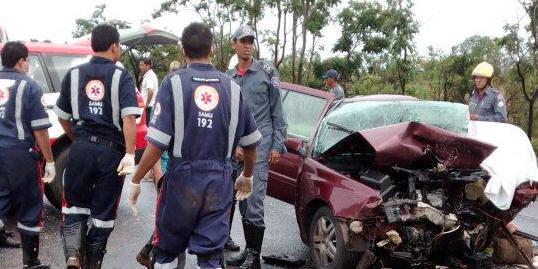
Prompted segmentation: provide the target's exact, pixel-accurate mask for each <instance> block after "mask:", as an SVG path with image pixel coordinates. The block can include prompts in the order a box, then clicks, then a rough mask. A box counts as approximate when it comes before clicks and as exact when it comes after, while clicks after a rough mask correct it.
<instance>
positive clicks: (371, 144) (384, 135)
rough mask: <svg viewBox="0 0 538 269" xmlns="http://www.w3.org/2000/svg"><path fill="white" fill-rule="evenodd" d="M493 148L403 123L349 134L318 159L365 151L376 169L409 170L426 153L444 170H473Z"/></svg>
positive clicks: (435, 129)
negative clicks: (447, 168) (449, 168)
mask: <svg viewBox="0 0 538 269" xmlns="http://www.w3.org/2000/svg"><path fill="white" fill-rule="evenodd" d="M494 150H495V146H493V145H490V144H487V143H484V142H480V141H478V140H475V139H472V138H468V137H465V136H463V135H459V134H456V133H453V132H450V131H447V130H444V129H441V128H438V127H434V126H431V125H427V124H422V123H417V122H404V123H399V124H394V125H388V126H383V127H378V128H373V129H368V130H364V131H360V132H356V133H353V134H351V135H349V136H347V137H345V138H344V139H342V140H341V141H340V142H338V143H336V144H335V145H333V146H332V147H331V148H329V149H328V150H327V151H325V152H324V153H322V154H320V155H319V156H320V157H329V156H334V155H339V154H346V153H350V154H353V153H356V152H369V153H370V154H372V165H373V166H374V167H376V168H378V169H379V168H390V167H393V166H398V167H409V166H412V165H413V164H414V163H416V162H417V161H420V160H421V159H422V158H423V157H424V156H425V155H426V154H427V153H428V152H431V153H433V155H434V156H435V157H436V158H437V159H438V161H439V162H441V163H443V164H444V165H445V166H447V167H452V168H477V167H479V166H480V163H482V161H483V160H484V159H486V158H487V157H488V156H489V155H490V154H491V153H492V152H493V151H494Z"/></svg>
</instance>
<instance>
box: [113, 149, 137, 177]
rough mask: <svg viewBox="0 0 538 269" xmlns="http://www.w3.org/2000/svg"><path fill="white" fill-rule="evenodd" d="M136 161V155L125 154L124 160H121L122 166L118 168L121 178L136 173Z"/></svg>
mask: <svg viewBox="0 0 538 269" xmlns="http://www.w3.org/2000/svg"><path fill="white" fill-rule="evenodd" d="M134 159H135V156H134V154H129V153H125V156H123V159H121V162H120V165H119V166H118V170H117V172H118V175H119V176H125V175H128V174H131V173H132V172H133V171H134V167H135V160H134Z"/></svg>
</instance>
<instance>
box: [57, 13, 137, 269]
mask: <svg viewBox="0 0 538 269" xmlns="http://www.w3.org/2000/svg"><path fill="white" fill-rule="evenodd" d="M91 46H92V49H93V51H94V56H93V57H92V58H91V59H90V61H89V62H87V63H84V64H81V65H79V66H76V67H74V68H72V69H70V70H69V71H68V72H67V73H66V75H65V77H64V79H63V81H62V86H61V91H60V97H59V98H58V101H57V103H56V106H55V107H54V111H55V112H56V114H57V115H58V119H59V121H60V124H61V125H62V127H63V129H64V131H65V133H66V134H67V135H68V136H69V137H70V138H71V139H72V140H73V145H72V146H71V150H70V153H69V158H68V160H67V168H66V170H65V173H64V200H65V202H64V205H63V206H62V214H63V223H62V224H61V226H60V234H61V237H62V240H63V245H64V252H65V259H66V265H67V268H73V269H74V268H89V269H98V268H101V266H102V262H103V257H104V255H105V253H106V245H107V242H108V237H109V236H110V233H111V232H112V230H113V228H114V224H115V220H116V213H117V212H116V211H117V208H118V203H119V201H120V196H121V191H122V187H123V180H124V176H125V175H128V174H130V173H132V172H133V170H134V166H135V161H134V151H135V137H136V122H135V120H136V118H137V117H139V116H140V111H139V109H138V102H137V99H136V86H135V81H134V79H133V77H132V76H131V75H130V74H129V72H127V70H125V69H124V68H122V67H119V66H116V62H117V61H119V60H120V55H121V51H120V45H119V33H118V31H117V30H116V28H114V27H113V26H111V25H107V24H101V25H98V26H96V27H95V28H93V30H92V36H91ZM88 221H89V222H91V226H90V228H88V225H87V224H88Z"/></svg>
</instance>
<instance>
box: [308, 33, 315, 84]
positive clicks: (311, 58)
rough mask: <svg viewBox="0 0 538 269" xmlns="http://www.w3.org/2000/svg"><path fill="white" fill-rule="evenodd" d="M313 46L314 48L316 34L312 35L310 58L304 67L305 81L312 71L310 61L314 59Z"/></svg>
mask: <svg viewBox="0 0 538 269" xmlns="http://www.w3.org/2000/svg"><path fill="white" fill-rule="evenodd" d="M315 48H316V35H312V47H311V48H310V59H309V60H308V67H307V69H306V82H308V81H310V75H311V73H312V61H313V60H314V50H315Z"/></svg>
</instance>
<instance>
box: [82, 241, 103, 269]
mask: <svg viewBox="0 0 538 269" xmlns="http://www.w3.org/2000/svg"><path fill="white" fill-rule="evenodd" d="M105 253H106V242H95V243H87V244H86V266H87V267H86V268H87V269H101V265H102V264H103V257H104V256H105Z"/></svg>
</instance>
